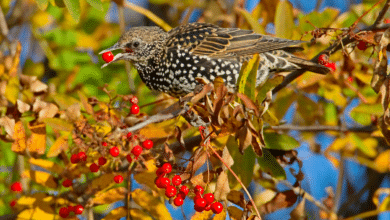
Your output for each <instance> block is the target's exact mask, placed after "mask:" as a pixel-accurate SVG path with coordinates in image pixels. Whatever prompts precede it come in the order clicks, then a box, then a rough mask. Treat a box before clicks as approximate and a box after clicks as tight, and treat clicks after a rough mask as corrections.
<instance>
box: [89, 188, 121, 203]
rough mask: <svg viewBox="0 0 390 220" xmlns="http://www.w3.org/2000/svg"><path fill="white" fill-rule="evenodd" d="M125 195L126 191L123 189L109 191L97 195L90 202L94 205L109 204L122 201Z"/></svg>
mask: <svg viewBox="0 0 390 220" xmlns="http://www.w3.org/2000/svg"><path fill="white" fill-rule="evenodd" d="M126 193H127V189H126V188H124V187H118V188H114V189H110V190H108V191H106V192H99V193H97V194H96V195H95V198H93V200H92V202H93V204H95V205H103V204H111V203H114V202H117V201H119V200H122V199H124V198H125V194H126Z"/></svg>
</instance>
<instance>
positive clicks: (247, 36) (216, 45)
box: [167, 23, 302, 58]
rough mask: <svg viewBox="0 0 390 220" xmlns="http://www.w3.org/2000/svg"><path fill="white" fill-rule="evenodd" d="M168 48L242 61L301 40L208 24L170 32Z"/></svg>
mask: <svg viewBox="0 0 390 220" xmlns="http://www.w3.org/2000/svg"><path fill="white" fill-rule="evenodd" d="M167 42H168V43H167V46H168V47H170V48H173V47H178V46H179V45H180V47H181V48H187V49H189V50H190V51H191V52H192V53H193V54H195V55H207V56H210V57H215V58H234V57H235V58H240V57H241V58H243V57H247V56H249V55H253V54H256V53H263V52H267V51H273V50H280V49H287V50H288V49H291V47H292V46H295V45H298V44H300V43H302V41H294V40H287V39H282V38H275V37H270V36H266V35H261V34H257V33H255V32H253V31H251V30H242V29H239V28H221V27H218V26H216V25H212V24H207V23H190V24H187V25H183V26H179V27H177V28H175V29H172V30H171V31H170V32H169V39H168V41H167Z"/></svg>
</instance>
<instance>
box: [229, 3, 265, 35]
mask: <svg viewBox="0 0 390 220" xmlns="http://www.w3.org/2000/svg"><path fill="white" fill-rule="evenodd" d="M236 10H237V11H238V12H239V13H240V14H241V15H242V16H243V17H244V18H245V20H246V21H247V22H248V23H249V25H250V26H251V29H252V30H253V31H254V32H256V33H259V34H265V31H264V28H263V26H261V25H260V23H259V22H258V21H257V19H255V18H254V17H253V16H252V15H251V14H250V13H249V12H248V11H246V10H244V9H241V8H237V9H236Z"/></svg>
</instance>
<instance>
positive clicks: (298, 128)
mask: <svg viewBox="0 0 390 220" xmlns="http://www.w3.org/2000/svg"><path fill="white" fill-rule="evenodd" d="M271 128H272V129H274V130H294V131H310V132H323V131H339V132H347V131H350V132H363V133H371V132H374V131H376V130H378V129H377V128H376V127H375V126H371V125H369V126H363V127H343V126H333V125H309V126H299V125H291V124H286V125H278V126H271Z"/></svg>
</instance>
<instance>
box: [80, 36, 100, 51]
mask: <svg viewBox="0 0 390 220" xmlns="http://www.w3.org/2000/svg"><path fill="white" fill-rule="evenodd" d="M77 46H78V47H80V48H91V49H92V50H97V49H99V47H100V44H99V43H98V41H97V40H96V39H94V38H93V37H92V36H91V35H88V34H85V33H81V32H77Z"/></svg>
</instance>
